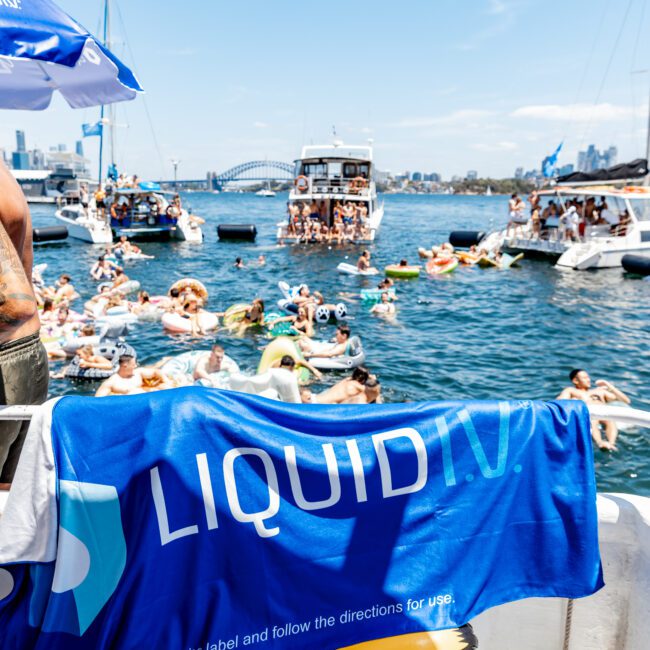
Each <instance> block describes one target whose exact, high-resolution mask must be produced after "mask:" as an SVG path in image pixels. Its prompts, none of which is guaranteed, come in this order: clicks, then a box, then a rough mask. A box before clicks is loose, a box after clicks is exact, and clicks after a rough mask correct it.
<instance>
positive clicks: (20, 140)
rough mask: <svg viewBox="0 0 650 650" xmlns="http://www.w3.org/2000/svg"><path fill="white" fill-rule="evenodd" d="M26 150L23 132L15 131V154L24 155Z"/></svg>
mask: <svg viewBox="0 0 650 650" xmlns="http://www.w3.org/2000/svg"><path fill="white" fill-rule="evenodd" d="M25 151H27V149H26V148H25V132H24V131H16V152H17V153H25Z"/></svg>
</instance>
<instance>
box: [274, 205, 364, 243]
mask: <svg viewBox="0 0 650 650" xmlns="http://www.w3.org/2000/svg"><path fill="white" fill-rule="evenodd" d="M287 212H288V215H289V216H288V224H287V229H286V238H287V239H294V240H297V241H299V242H302V243H327V244H333V243H335V244H342V243H343V242H349V241H358V240H365V239H368V238H369V236H370V227H369V215H368V204H367V203H366V202H364V201H345V202H341V201H338V200H337V201H335V202H334V205H333V207H332V209H331V219H330V210H329V209H328V206H327V204H326V203H325V201H320V202H317V201H316V200H313V201H311V203H310V202H307V201H293V202H289V203H288V204H287Z"/></svg>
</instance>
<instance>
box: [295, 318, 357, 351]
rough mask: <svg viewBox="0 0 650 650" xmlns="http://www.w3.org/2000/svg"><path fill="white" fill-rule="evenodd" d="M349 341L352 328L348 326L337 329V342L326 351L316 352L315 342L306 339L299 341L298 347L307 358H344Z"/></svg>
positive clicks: (340, 326)
mask: <svg viewBox="0 0 650 650" xmlns="http://www.w3.org/2000/svg"><path fill="white" fill-rule="evenodd" d="M349 340H350V328H349V327H348V326H347V325H339V326H338V327H337V328H336V340H335V341H334V342H333V343H332V344H330V345H329V346H328V347H326V348H324V349H320V350H314V349H313V341H312V340H311V339H308V338H305V337H303V338H301V339H299V340H298V345H299V346H300V348H301V349H302V351H303V354H304V355H305V358H312V357H320V358H323V357H324V358H328V359H329V358H331V357H341V356H343V355H344V354H345V353H346V352H347V350H348V343H349Z"/></svg>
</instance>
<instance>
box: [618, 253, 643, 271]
mask: <svg viewBox="0 0 650 650" xmlns="http://www.w3.org/2000/svg"><path fill="white" fill-rule="evenodd" d="M621 264H622V265H623V268H624V269H625V270H626V271H627V272H628V273H634V275H650V257H644V256H643V255H623V258H622V259H621Z"/></svg>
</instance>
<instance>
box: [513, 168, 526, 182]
mask: <svg viewBox="0 0 650 650" xmlns="http://www.w3.org/2000/svg"><path fill="white" fill-rule="evenodd" d="M523 177H524V168H523V167H517V169H515V178H516V179H517V180H518V181H520V180H521V179H522V178H523Z"/></svg>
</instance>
